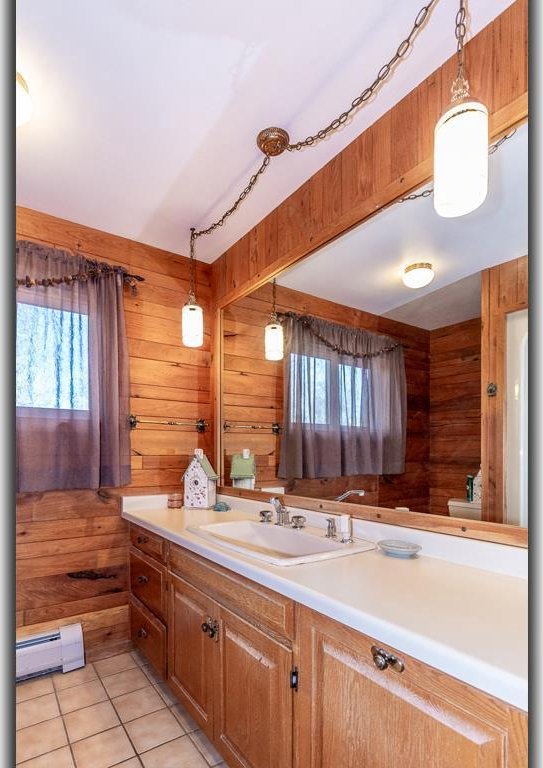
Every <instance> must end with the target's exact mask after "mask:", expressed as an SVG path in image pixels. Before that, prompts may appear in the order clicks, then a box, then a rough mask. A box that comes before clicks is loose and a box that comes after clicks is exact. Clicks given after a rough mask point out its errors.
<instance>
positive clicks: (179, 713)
mask: <svg viewBox="0 0 543 768" xmlns="http://www.w3.org/2000/svg"><path fill="white" fill-rule="evenodd" d="M170 711H171V712H172V714H173V715H174V716H175V718H176V719H177V720H178V721H179V722H180V723H181V726H182V728H183V730H184V731H185V733H192V731H197V730H198V728H199V727H200V726H199V725H198V723H197V722H196V721H195V720H193V719H192V717H191V716H190V715H189V713H188V712H187V710H186V709H185V708H184V707H182V706H181V704H174V705H173V707H171V709H170Z"/></svg>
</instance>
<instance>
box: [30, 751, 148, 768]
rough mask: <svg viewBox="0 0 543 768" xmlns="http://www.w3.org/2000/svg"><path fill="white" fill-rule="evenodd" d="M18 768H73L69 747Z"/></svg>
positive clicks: (34, 759) (36, 758)
mask: <svg viewBox="0 0 543 768" xmlns="http://www.w3.org/2000/svg"><path fill="white" fill-rule="evenodd" d="M19 768H75V763H74V761H73V758H72V753H71V750H70V747H61V748H60V749H55V751H54V752H48V753H47V754H46V755H40V757H35V758H33V759H32V760H27V761H26V762H25V763H19ZM134 768H135V767H134Z"/></svg>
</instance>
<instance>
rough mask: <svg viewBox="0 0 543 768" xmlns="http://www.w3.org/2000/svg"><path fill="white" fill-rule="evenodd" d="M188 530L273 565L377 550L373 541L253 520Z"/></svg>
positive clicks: (298, 563) (192, 527)
mask: <svg viewBox="0 0 543 768" xmlns="http://www.w3.org/2000/svg"><path fill="white" fill-rule="evenodd" d="M187 530H189V531H191V532H192V533H196V534H197V535H198V536H201V537H202V538H204V539H207V540H208V541H212V542H213V543H214V544H218V545H219V546H221V547H225V548H226V549H232V550H234V551H235V552H240V553H241V554H244V555H250V556H251V557H254V558H256V559H257V560H263V561H264V562H266V563H272V564H273V565H300V564H301V563H314V562H317V561H320V560H330V559H332V558H335V557H345V556H346V555H354V554H356V553H357V552H366V551H368V550H370V549H375V545H374V544H373V543H372V542H371V541H365V540H364V539H355V540H354V542H353V543H351V544H341V542H339V541H335V540H333V539H327V538H325V536H324V531H322V530H321V529H320V528H303V529H294V528H290V527H287V526H284V527H283V526H279V525H274V524H273V523H258V522H255V521H253V520H232V521H230V522H225V523H211V524H210V525H195V526H190V527H189V528H188V529H187Z"/></svg>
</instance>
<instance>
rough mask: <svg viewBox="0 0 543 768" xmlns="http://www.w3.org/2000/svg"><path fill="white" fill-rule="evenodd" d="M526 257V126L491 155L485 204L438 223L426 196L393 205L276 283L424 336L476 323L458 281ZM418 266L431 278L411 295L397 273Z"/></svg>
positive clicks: (468, 295)
mask: <svg viewBox="0 0 543 768" xmlns="http://www.w3.org/2000/svg"><path fill="white" fill-rule="evenodd" d="M527 253H528V125H527V124H526V125H523V126H522V127H520V128H518V129H517V132H516V133H515V134H514V136H512V138H510V139H508V140H507V141H506V142H505V143H504V144H503V145H502V146H501V147H500V148H499V149H498V150H497V152H495V153H494V154H493V155H491V156H490V160H489V192H488V197H487V199H486V200H485V202H484V203H483V205H482V206H481V207H480V208H478V209H477V210H476V211H473V213H470V214H468V215H467V216H462V217H460V218H456V219H444V218H442V217H440V216H438V215H437V214H436V212H435V211H434V206H433V200H432V198H431V197H427V198H420V199H418V200H414V201H412V202H405V203H397V204H395V205H392V206H390V207H389V208H387V209H385V210H384V211H382V212H381V213H379V214H377V215H376V216H374V217H373V218H372V219H370V220H369V221H367V222H365V223H363V224H361V225H360V226H359V227H357V228H355V229H353V230H351V231H350V232H347V233H346V234H345V235H343V236H342V237H340V238H338V239H337V240H335V241H333V242H332V243H330V244H329V245H326V246H324V247H323V248H321V249H320V250H319V251H316V252H315V253H314V254H312V255H311V256H309V257H308V258H307V259H305V260H304V261H302V262H300V263H299V264H298V265H297V266H295V267H292V268H291V269H290V270H288V272H285V273H284V274H282V275H281V276H280V277H279V278H278V281H277V282H278V283H279V284H280V285H284V286H287V287H289V288H294V289H296V290H298V291H304V292H305V293H309V294H311V295H313V296H319V297H321V298H323V299H328V300H330V301H335V302H337V303H339V304H344V305H345V306H348V307H355V308H357V309H363V310H365V311H366V312H374V313H375V314H378V315H386V316H387V317H392V318H394V319H396V320H401V321H403V322H407V323H410V324H412V325H418V326H420V327H422V328H428V329H429V330H431V329H433V328H439V327H443V326H445V325H449V324H452V323H457V322H461V321H462V320H468V319H470V318H472V317H477V316H478V312H476V311H475V307H476V300H477V293H476V288H475V286H476V280H474V281H471V282H470V281H468V282H465V283H458V282H457V281H459V280H462V279H463V278H466V277H468V276H469V275H474V274H475V273H479V272H480V270H481V269H485V268H486V267H490V266H493V265H495V264H501V263H503V262H505V261H510V260H511V259H515V258H518V257H519V256H524V255H525V254H527ZM420 261H423V262H430V263H431V264H432V265H433V267H434V271H435V277H434V280H433V281H432V282H431V283H430V285H428V286H426V287H425V288H420V289H418V290H416V291H415V290H413V289H412V288H407V287H406V286H404V284H403V283H402V280H401V274H402V271H403V269H404V267H406V266H407V265H408V264H412V263H414V262H420ZM477 279H478V278H477ZM446 286H450V290H447V288H446ZM422 297H424V298H422ZM474 312H475V313H474ZM440 316H441V320H440Z"/></svg>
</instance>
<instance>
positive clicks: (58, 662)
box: [15, 624, 85, 682]
mask: <svg viewBox="0 0 543 768" xmlns="http://www.w3.org/2000/svg"><path fill="white" fill-rule="evenodd" d="M15 659H16V678H17V682H19V681H21V680H28V679H29V678H31V677H36V676H37V675H46V674H47V673H48V672H60V671H62V672H70V671H71V670H72V669H78V667H83V666H84V665H85V649H84V646H83V631H82V629H81V624H69V625H68V626H66V627H60V629H58V630H57V631H53V632H41V633H40V634H37V635H29V636H28V637H24V638H22V639H21V640H18V641H17V644H16V651H15Z"/></svg>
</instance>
